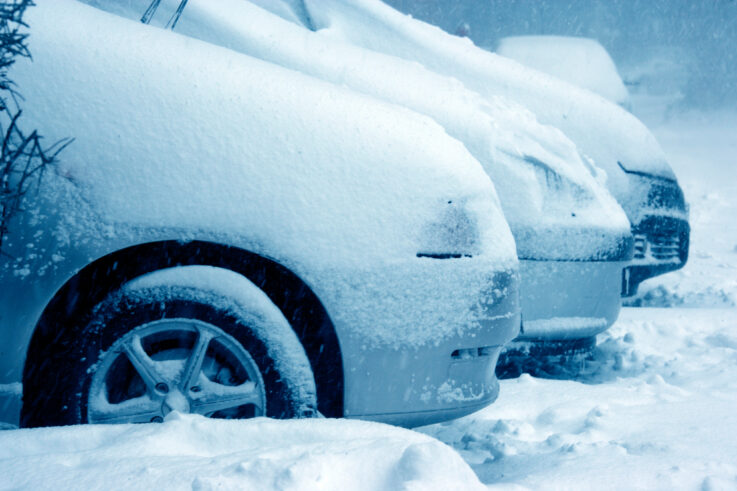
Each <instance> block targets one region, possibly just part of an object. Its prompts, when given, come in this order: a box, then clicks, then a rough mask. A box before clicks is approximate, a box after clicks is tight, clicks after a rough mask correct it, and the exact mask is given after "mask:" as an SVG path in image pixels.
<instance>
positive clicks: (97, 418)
mask: <svg viewBox="0 0 737 491" xmlns="http://www.w3.org/2000/svg"><path fill="white" fill-rule="evenodd" d="M97 406H98V405H93V406H91V407H89V409H88V413H89V414H88V415H87V417H88V420H89V421H90V422H91V423H96V424H119V423H150V422H151V421H155V420H161V418H162V416H163V415H162V413H161V404H160V403H158V404H157V403H156V402H154V401H152V400H151V399H149V398H148V397H147V396H143V397H137V398H135V399H130V400H128V401H124V402H121V403H120V404H102V405H99V406H102V407H97Z"/></svg>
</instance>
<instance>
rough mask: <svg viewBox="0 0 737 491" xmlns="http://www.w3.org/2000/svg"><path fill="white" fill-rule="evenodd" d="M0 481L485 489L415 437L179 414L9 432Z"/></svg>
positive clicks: (26, 485) (454, 460)
mask: <svg viewBox="0 0 737 491" xmlns="http://www.w3.org/2000/svg"><path fill="white" fill-rule="evenodd" d="M0 474H2V476H3V486H2V487H4V488H5V487H10V488H19V489H52V488H56V489H104V488H110V487H111V486H113V487H120V488H125V489H193V490H207V489H259V490H270V489H274V490H290V489H293V490H310V489H321V490H323V489H336V490H337V489H355V490H374V489H375V490H384V489H398V490H400V489H406V490H416V489H458V490H461V489H463V490H471V489H483V486H482V485H481V484H480V483H479V481H478V479H477V478H476V476H475V475H474V473H473V472H472V471H471V469H470V468H469V467H468V465H467V464H466V463H465V462H463V460H462V459H461V458H460V457H459V456H458V454H457V453H455V452H454V451H453V450H452V449H450V448H448V447H447V446H445V445H444V444H442V443H440V442H438V441H437V440H435V439H433V438H430V437H427V436H425V435H422V434H419V433H415V432H412V431H408V430H403V429H399V428H395V427H391V426H387V425H382V424H378V423H368V422H362V421H348V420H314V419H311V420H295V421H278V420H270V419H266V418H257V419H253V420H244V421H226V420H212V419H206V418H203V417H201V416H196V415H182V414H179V413H172V415H171V416H170V417H168V418H167V420H166V421H165V422H164V423H163V424H145V425H117V426H112V425H89V426H77V427H73V426H71V427H62V428H43V429H33V430H12V431H2V432H0Z"/></svg>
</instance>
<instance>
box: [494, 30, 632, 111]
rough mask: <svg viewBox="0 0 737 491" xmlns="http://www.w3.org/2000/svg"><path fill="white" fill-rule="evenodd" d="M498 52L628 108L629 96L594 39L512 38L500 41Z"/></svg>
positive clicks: (602, 49)
mask: <svg viewBox="0 0 737 491" xmlns="http://www.w3.org/2000/svg"><path fill="white" fill-rule="evenodd" d="M496 52H497V53H499V54H500V55H502V56H504V57H507V58H511V59H513V60H516V61H518V62H520V63H522V64H523V65H526V66H528V67H530V68H534V69H535V70H539V71H541V72H544V73H547V74H549V75H552V76H554V77H557V78H559V79H562V80H565V81H566V82H569V83H571V84H573V85H578V86H579V87H583V88H584V89H587V90H590V91H592V92H595V93H597V94H599V95H600V96H602V97H606V98H607V99H609V100H610V101H612V102H615V103H617V104H619V105H628V104H629V94H628V93H627V89H626V88H625V86H624V83H623V82H622V79H621V78H620V76H619V73H617V67H616V66H615V65H614V61H613V60H612V57H611V56H609V53H607V51H606V50H605V49H604V47H603V46H602V45H601V44H599V42H598V41H597V40H595V39H588V38H578V37H567V36H511V37H506V38H502V39H501V40H500V41H499V44H498V45H497V48H496Z"/></svg>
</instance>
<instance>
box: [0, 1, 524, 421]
mask: <svg viewBox="0 0 737 491" xmlns="http://www.w3.org/2000/svg"><path fill="white" fill-rule="evenodd" d="M37 4H38V6H37V7H34V8H31V9H29V11H28V12H27V13H26V18H25V19H24V20H25V21H26V22H27V23H28V24H29V26H30V28H31V37H30V42H29V48H30V51H31V53H32V55H33V60H32V61H30V60H26V59H21V60H18V61H17V62H16V64H15V66H14V67H13V69H12V72H11V74H10V76H11V78H12V79H13V80H14V81H15V82H16V83H17V85H18V87H19V90H20V92H21V93H22V95H23V96H24V97H25V100H24V101H23V110H24V112H23V118H22V124H23V125H24V127H28V128H36V129H38V130H39V132H40V133H41V134H43V135H44V137H45V139H46V141H48V142H53V141H56V140H58V139H60V138H64V137H69V136H72V137H74V138H75V141H74V142H73V143H72V144H71V145H70V146H69V147H68V148H67V149H65V150H64V152H63V153H62V154H61V155H60V163H59V164H58V166H56V167H55V168H54V169H53V170H52V171H50V172H48V173H47V175H46V176H45V177H44V181H43V187H42V190H43V192H42V193H40V194H38V195H37V196H36V197H35V198H34V199H33V200H32V201H30V202H29V203H28V204H27V210H28V211H27V212H26V213H25V214H23V215H21V219H20V220H19V221H18V223H16V224H15V227H14V235H13V236H12V237H11V240H9V242H8V253H9V254H10V257H12V258H13V259H7V258H3V259H2V262H0V285H1V287H0V312H1V313H2V318H1V321H0V334H1V336H0V337H1V338H2V340H3V342H2V343H1V344H0V387H10V388H12V387H18V385H14V384H18V383H19V382H21V380H23V382H24V383H23V390H24V391H25V392H24V399H26V400H28V399H29V396H31V395H34V394H29V391H34V390H35V391H48V393H49V397H53V396H54V387H55V386H56V385H57V383H58V382H59V381H63V377H64V376H66V375H67V374H65V373H60V372H61V370H59V369H55V366H54V360H56V359H57V356H59V357H62V358H63V357H64V352H63V349H65V348H64V346H65V345H64V342H66V343H70V344H74V343H75V338H74V333H75V332H76V331H75V329H76V325H77V322H78V319H77V316H79V315H82V314H83V313H84V312H85V311H87V310H89V309H91V308H92V307H93V306H94V305H96V304H97V303H98V302H99V301H100V300H101V299H102V298H105V296H106V295H107V294H109V293H110V292H111V291H114V290H115V289H116V288H120V287H125V285H127V284H129V283H130V282H131V280H134V279H136V278H139V277H142V276H145V275H147V274H156V273H157V272H158V270H161V269H166V268H171V267H172V266H210V267H212V268H213V269H219V270H230V271H231V272H235V273H237V275H236V276H239V277H242V278H241V280H242V281H245V282H251V283H252V284H253V285H255V286H256V287H258V289H261V290H262V291H263V293H265V295H266V296H265V297H264V299H266V298H267V297H268V299H267V300H264V301H265V302H266V303H267V304H270V305H271V304H273V305H275V306H276V307H278V309H279V310H281V312H282V313H283V317H284V318H285V319H286V320H287V321H288V322H289V323H290V325H291V327H292V329H293V330H294V336H296V338H298V339H299V341H300V342H301V343H302V345H303V348H304V350H305V352H306V354H307V357H308V358H309V361H310V365H311V367H312V371H313V373H314V377H315V382H316V386H317V403H318V408H319V410H320V411H321V412H322V413H323V414H325V415H326V416H333V417H340V416H346V417H354V418H364V419H373V420H379V421H386V422H393V423H398V424H403V425H415V424H425V423H429V422H432V421H438V420H442V419H448V418H452V417H457V416H460V415H462V414H467V413H469V412H471V411H474V410H476V409H478V408H480V407H483V406H485V405H487V404H489V403H490V402H491V401H493V400H494V399H495V398H496V395H497V391H498V383H497V382H496V379H495V377H494V374H493V367H494V364H495V363H496V358H497V356H498V354H499V351H500V350H501V346H502V345H503V344H504V343H506V342H507V341H509V340H510V339H512V338H513V337H514V336H515V335H516V334H517V333H518V331H519V324H520V322H519V306H518V300H517V298H518V297H517V281H518V280H517V275H518V263H517V259H516V252H515V247H514V241H513V238H512V235H511V233H510V230H509V228H508V225H507V224H506V221H505V219H504V217H503V214H502V212H501V210H500V208H499V205H498V199H497V198H496V194H495V191H494V188H493V185H492V183H491V181H490V180H489V178H488V176H487V175H486V174H485V173H484V171H483V169H482V168H481V166H480V165H479V163H478V162H477V161H476V160H475V159H474V158H473V157H472V156H471V155H470V154H469V153H468V151H467V150H466V149H465V148H464V147H463V145H462V144H461V143H459V142H458V141H456V140H454V139H452V138H450V137H449V136H447V134H446V133H445V131H444V130H443V128H442V127H440V126H439V125H437V124H436V123H435V122H434V121H432V120H431V119H429V118H427V117H424V116H421V115H419V114H416V113H413V112H411V111H408V110H406V109H404V108H400V107H397V106H393V105H390V104H386V103H383V102H380V101H377V100H375V99H372V98H369V97H365V96H362V95H359V94H356V93H355V92H353V91H350V90H348V89H345V88H340V87H337V86H335V85H331V84H327V83H325V82H323V81H320V80H317V79H314V78H311V77H307V76H305V75H303V74H300V73H297V72H294V71H290V70H286V69H283V68H280V67H277V66H275V65H272V64H269V63H264V62H262V61H259V60H256V59H254V58H251V57H248V56H244V55H242V54H239V53H235V52H233V51H231V50H228V49H224V48H221V47H217V46H213V45H211V44H208V43H203V42H201V41H198V40H194V39H191V38H188V37H184V36H181V35H179V34H176V33H171V32H167V31H164V30H161V29H158V28H154V27H150V26H145V25H141V24H140V23H138V22H131V21H130V20H127V19H123V18H120V17H118V16H114V15H110V14H108V13H105V12H102V11H100V10H98V9H95V8H91V7H89V6H87V5H83V4H82V3H79V2H77V1H74V0H40V1H38V2H37ZM187 271H191V268H190V269H188V270H187ZM162 277H166V276H155V278H162ZM217 277H218V276H217V275H216V276H213V278H217ZM212 281H214V280H212ZM212 281H211V282H212ZM196 282H197V284H204V283H207V282H206V281H204V280H202V279H201V278H200V279H197V281H196ZM213 288H214V289H213V292H216V291H217V289H216V288H215V287H214V286H213ZM63 340H66V341H64V342H62V341H63ZM55 346H58V347H59V350H62V351H60V352H59V353H57V352H56V351H55ZM49 350H50V351H49ZM40 352H44V353H48V352H50V353H52V355H53V356H50V357H49V358H43V357H41V356H40V355H39V354H38V353H40ZM466 355H468V356H466ZM65 361H66V362H69V360H65ZM39 371H40V372H42V373H43V374H45V375H44V376H46V377H47V379H44V380H42V381H41V382H39V380H37V379H38V374H37V372H39ZM34 374H35V375H34ZM33 377H36V378H35V379H34V380H36V384H37V386H36V387H34V386H31V385H30V384H28V383H26V382H27V381H28V380H29V379H33ZM39 384H40V385H39ZM18 392H19V391H18V390H7V391H3V392H0V395H3V396H4V397H3V400H2V401H0V414H2V417H3V419H4V420H6V421H9V422H11V423H14V422H17V420H18V412H19V407H18V404H19V402H20V401H19V398H18V397H17V396H18V395H19V393H18ZM9 396H14V397H9ZM34 396H38V394H35V395H34ZM50 407H51V406H50ZM24 411H25V408H24ZM60 411H61V412H63V407H62V408H61V409H60ZM56 417H57V415H55V414H52V415H51V416H49V418H51V419H50V420H49V421H50V423H49V424H59V423H58V421H60V422H64V421H68V420H67V419H64V417H63V415H62V416H58V419H54V418H56ZM81 422H84V421H81Z"/></svg>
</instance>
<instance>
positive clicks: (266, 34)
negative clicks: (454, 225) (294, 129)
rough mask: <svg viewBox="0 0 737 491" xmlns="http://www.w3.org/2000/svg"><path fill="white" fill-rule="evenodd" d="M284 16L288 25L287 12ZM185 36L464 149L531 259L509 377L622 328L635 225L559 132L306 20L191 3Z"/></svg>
mask: <svg viewBox="0 0 737 491" xmlns="http://www.w3.org/2000/svg"><path fill="white" fill-rule="evenodd" d="M148 4H149V2H148V1H147V0H139V1H137V2H136V1H133V2H130V3H129V4H128V8H127V10H125V9H122V8H121V7H120V5H119V4H118V3H117V2H114V1H112V0H111V1H109V2H105V1H100V0H97V1H96V2H95V5H97V6H100V7H102V8H107V9H108V10H110V11H113V12H117V13H120V14H122V15H126V16H128V17H129V18H131V19H137V18H139V17H140V16H141V12H143V11H144V9H145V7H146V6H147V5H148ZM175 6H176V5H175V4H171V5H169V6H168V7H169V8H168V9H167V8H163V7H162V8H161V9H160V11H159V12H158V15H157V16H154V17H152V18H151V19H150V21H151V23H152V24H154V25H159V26H160V27H164V26H165V25H166V23H167V19H169V18H170V16H171V14H172V13H173V12H174V7H175ZM268 6H269V7H270V8H272V9H275V8H276V7H279V4H278V3H277V2H270V3H268ZM275 11H276V12H279V13H281V14H282V16H283V15H284V12H288V11H289V7H288V6H287V5H282V6H281V8H278V9H275ZM176 32H178V33H181V34H184V35H187V36H191V37H194V38H198V39H201V40H204V41H208V42H211V43H213V44H216V45H220V46H224V47H227V48H230V49H232V50H234V51H238V52H241V53H245V54H247V55H251V56H254V57H258V58H261V59H263V60H265V61H269V62H272V63H275V64H278V65H282V66H284V67H286V68H290V69H294V70H298V71H300V72H303V73H306V74H308V75H311V76H314V77H317V78H321V79H323V80H325V81H328V82H331V83H335V84H337V85H341V86H346V87H349V88H351V89H353V90H355V91H357V92H362V93H364V94H366V95H369V96H371V97H375V98H377V99H382V100H385V101H387V102H390V103H393V104H397V105H401V106H404V107H407V108H409V109H411V110H413V111H416V112H418V113H421V114H424V115H426V116H429V117H431V118H433V119H434V120H435V121H436V122H438V123H440V124H441V125H442V126H443V127H444V128H445V130H446V131H447V132H448V134H449V135H451V136H452V137H454V138H456V139H458V140H459V141H461V142H462V143H463V144H464V145H465V146H466V148H467V149H468V150H469V151H470V152H471V154H472V155H473V156H474V157H476V159H478V160H479V162H481V164H482V166H483V168H484V170H485V171H486V172H487V174H488V175H489V176H490V177H491V178H492V181H493V182H494V185H495V187H496V190H497V192H498V194H499V198H500V202H501V206H502V209H503V211H504V214H505V217H506V218H507V221H508V223H509V225H510V227H511V229H512V233H513V235H514V237H515V239H516V245H517V252H518V254H519V255H520V257H521V258H522V261H521V263H520V268H521V284H520V293H521V298H520V302H521V305H522V316H523V317H524V320H525V323H524V326H523V329H524V331H523V332H522V333H521V335H520V336H519V337H518V338H517V340H516V341H515V342H514V343H512V344H511V345H508V347H507V349H506V350H505V351H503V352H502V356H501V359H500V362H499V369H498V373H499V374H503V375H510V374H513V373H517V372H518V371H519V370H521V369H522V367H525V368H526V369H531V367H530V363H532V362H535V360H536V358H535V357H530V356H527V354H528V353H529V351H530V350H532V351H533V352H535V351H536V350H537V351H543V352H555V353H556V354H557V355H560V354H569V353H578V352H580V351H583V350H585V349H587V348H589V347H590V345H591V342H592V341H593V339H594V337H595V335H596V334H598V333H599V332H602V331H604V330H605V329H607V328H608V327H609V326H611V325H612V323H613V322H614V321H615V320H616V318H617V315H618V313H619V309H620V283H619V282H620V278H621V275H622V269H623V268H624V267H625V266H626V265H627V263H628V261H629V260H630V259H631V257H632V237H631V233H630V230H629V222H628V221H627V217H626V216H625V214H624V212H623V211H622V209H621V207H620V206H619V205H618V204H617V203H616V201H615V200H614V199H613V198H612V197H611V195H610V194H609V193H608V191H607V190H606V189H605V188H604V187H603V186H602V185H601V184H600V183H598V182H597V181H596V180H595V179H594V178H593V177H592V175H591V173H590V172H589V170H588V168H587V164H586V163H585V162H584V161H583V160H582V159H581V158H580V156H579V155H578V153H577V150H576V148H575V146H574V145H573V144H572V143H570V141H568V139H567V138H566V137H565V136H564V135H563V134H562V133H561V132H560V131H559V130H557V129H555V128H552V127H549V126H543V125H541V124H539V123H537V121H536V120H535V117H534V116H533V115H532V114H531V113H530V112H529V111H528V110H526V109H525V108H523V107H521V106H519V105H518V104H515V103H513V102H511V101H509V100H507V99H504V98H501V97H493V98H490V97H486V98H485V97H482V96H480V95H478V94H477V93H474V92H472V91H470V90H468V89H466V88H465V87H464V86H463V85H462V84H460V83H458V82H457V81H455V80H452V79H450V78H448V77H445V76H442V75H439V74H437V73H435V72H431V71H429V70H427V69H425V68H423V67H422V66H420V65H418V64H416V63H410V62H407V61H406V60H402V59H400V58H396V57H393V56H388V55H384V54H381V53H377V52H375V51H371V50H366V49H362V48H359V47H356V46H353V45H351V44H348V43H343V42H340V41H338V40H328V39H324V38H323V37H321V36H320V35H319V34H317V33H314V32H313V31H311V30H310V29H309V28H308V26H307V25H306V24H305V23H304V22H299V17H298V16H297V15H294V16H292V17H291V18H289V20H287V19H285V18H283V17H281V16H279V15H276V14H275V13H274V12H270V11H268V10H264V9H262V8H260V7H258V6H256V5H254V4H252V3H250V2H240V1H239V2H232V3H228V2H217V3H213V2H207V1H204V0H202V1H198V0H194V1H190V2H188V4H187V9H186V10H185V11H184V12H183V13H182V15H181V17H180V18H179V19H178V22H177V24H176ZM582 339H583V340H584V341H581V340H582Z"/></svg>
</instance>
